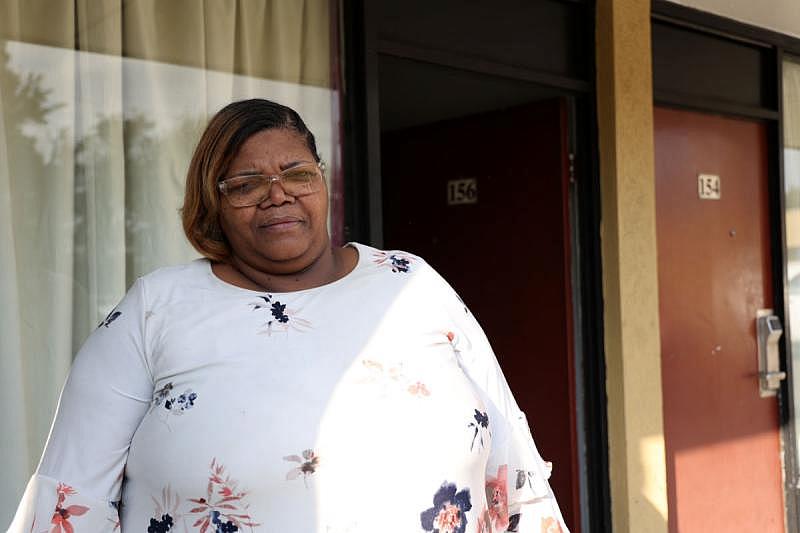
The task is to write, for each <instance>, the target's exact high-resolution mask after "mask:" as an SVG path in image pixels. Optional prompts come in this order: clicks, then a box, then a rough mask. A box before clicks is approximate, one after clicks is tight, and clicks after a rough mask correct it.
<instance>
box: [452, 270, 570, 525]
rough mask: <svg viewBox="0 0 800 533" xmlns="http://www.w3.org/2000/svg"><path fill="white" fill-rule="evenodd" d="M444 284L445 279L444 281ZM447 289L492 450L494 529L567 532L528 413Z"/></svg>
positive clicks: (489, 475) (459, 347)
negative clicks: (481, 407) (481, 404)
mask: <svg viewBox="0 0 800 533" xmlns="http://www.w3.org/2000/svg"><path fill="white" fill-rule="evenodd" d="M442 281H443V280H442ZM443 284H444V285H445V287H446V289H445V292H446V294H445V296H444V298H445V301H446V307H447V313H448V315H449V317H450V320H451V323H453V324H454V325H455V327H456V331H455V332H453V333H454V338H453V345H454V348H455V351H456V354H457V356H458V359H459V363H460V365H461V367H462V369H463V370H464V373H465V374H466V375H467V376H468V377H469V379H470V380H471V381H472V383H473V384H474V386H475V387H476V389H477V390H478V392H479V394H480V395H481V397H482V400H483V402H484V404H485V406H486V409H487V413H486V414H488V428H489V431H490V432H491V442H492V447H491V452H490V455H489V461H488V463H487V466H486V497H487V505H488V508H487V511H486V512H485V513H484V516H482V517H481V519H482V522H484V523H485V522H490V523H491V525H492V528H491V529H489V528H487V529H488V530H491V531H516V532H520V533H534V532H535V533H568V529H567V526H566V524H565V523H564V519H563V518H562V516H561V512H560V510H559V508H558V503H557V502H556V499H555V496H554V494H553V491H552V490H551V488H550V484H549V483H548V479H549V478H550V472H551V468H552V465H551V464H550V463H549V462H546V461H544V460H543V459H542V457H541V456H540V455H539V451H538V450H537V449H536V444H535V443H534V442H533V437H532V436H531V431H530V429H529V427H528V423H527V420H526V417H525V414H524V413H523V412H522V411H521V410H520V408H519V407H518V406H517V402H516V401H515V400H514V396H513V395H512V393H511V390H510V389H509V386H508V382H507V381H506V378H505V376H504V375H503V371H502V370H501V369H500V365H499V364H498V362H497V358H496V357H495V354H494V352H493V351H492V348H491V346H490V344H489V341H488V340H487V338H486V335H485V334H484V332H483V330H482V329H481V327H480V325H479V324H478V322H477V321H476V320H475V317H474V316H473V315H472V313H471V312H470V311H469V309H468V308H467V307H466V305H464V303H463V302H462V301H461V299H460V298H459V297H458V295H457V294H456V293H455V292H454V291H453V289H451V288H450V287H449V285H446V283H444V281H443Z"/></svg>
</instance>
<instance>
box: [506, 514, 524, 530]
mask: <svg viewBox="0 0 800 533" xmlns="http://www.w3.org/2000/svg"><path fill="white" fill-rule="evenodd" d="M521 517H522V515H520V514H512V515H511V516H510V517H509V518H508V529H506V531H509V532H511V533H516V532H517V531H519V519H520V518H521Z"/></svg>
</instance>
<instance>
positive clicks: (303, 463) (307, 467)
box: [283, 449, 319, 487]
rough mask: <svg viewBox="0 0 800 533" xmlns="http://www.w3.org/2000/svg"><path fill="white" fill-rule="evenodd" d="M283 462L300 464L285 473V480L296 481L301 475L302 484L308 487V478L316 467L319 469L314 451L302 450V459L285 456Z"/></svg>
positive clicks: (297, 456) (294, 456) (295, 456)
mask: <svg viewBox="0 0 800 533" xmlns="http://www.w3.org/2000/svg"><path fill="white" fill-rule="evenodd" d="M283 460H284V461H292V462H294V463H300V466H297V467H295V468H292V469H291V470H289V471H288V472H287V473H286V479H287V480H290V479H297V478H298V477H299V476H300V474H302V475H303V483H304V484H305V486H306V487H308V476H310V475H311V474H313V473H315V472H316V471H317V467H319V456H318V455H317V454H315V453H314V450H310V449H309V450H303V453H302V457H301V456H299V455H287V456H285V457H284V458H283Z"/></svg>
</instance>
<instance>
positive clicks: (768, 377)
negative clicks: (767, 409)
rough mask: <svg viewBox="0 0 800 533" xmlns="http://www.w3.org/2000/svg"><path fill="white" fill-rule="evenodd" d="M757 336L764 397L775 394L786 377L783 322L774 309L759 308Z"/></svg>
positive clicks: (761, 391) (759, 370)
mask: <svg viewBox="0 0 800 533" xmlns="http://www.w3.org/2000/svg"><path fill="white" fill-rule="evenodd" d="M756 336H757V337H758V392H759V395H760V396H761V397H762V398H765V397H768V396H775V394H776V392H777V390H778V389H780V388H781V381H782V380H784V379H786V372H783V371H782V370H781V359H780V349H779V344H778V343H779V342H780V340H781V336H783V324H781V319H780V317H779V316H777V315H775V314H773V311H772V309H759V310H758V312H757V313H756Z"/></svg>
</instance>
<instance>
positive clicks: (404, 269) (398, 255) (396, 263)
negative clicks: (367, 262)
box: [372, 252, 415, 274]
mask: <svg viewBox="0 0 800 533" xmlns="http://www.w3.org/2000/svg"><path fill="white" fill-rule="evenodd" d="M372 255H373V257H374V259H373V262H374V263H375V264H376V265H378V266H379V267H387V268H390V269H391V270H392V272H395V273H403V274H407V273H408V272H409V271H410V270H411V263H413V262H414V259H415V258H414V257H413V256H411V255H409V254H405V253H402V252H394V253H389V252H375V253H374V254H372Z"/></svg>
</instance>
